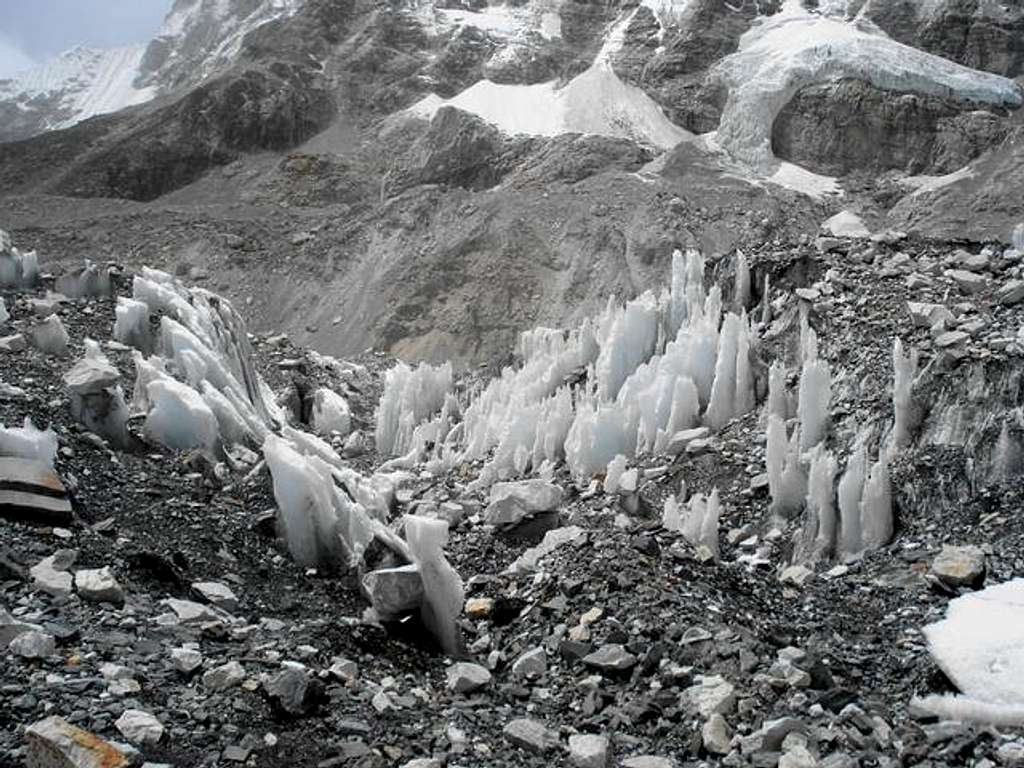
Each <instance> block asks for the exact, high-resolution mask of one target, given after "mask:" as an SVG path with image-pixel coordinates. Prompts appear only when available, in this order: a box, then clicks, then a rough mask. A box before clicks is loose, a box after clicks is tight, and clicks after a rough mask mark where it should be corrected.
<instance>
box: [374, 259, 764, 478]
mask: <svg viewBox="0 0 1024 768" xmlns="http://www.w3.org/2000/svg"><path fill="white" fill-rule="evenodd" d="M703 280H704V259H703V257H702V256H701V254H700V253H699V252H697V251H693V250H691V251H688V252H687V253H686V254H685V256H684V254H682V253H681V252H678V251H677V252H676V253H674V254H673V259H672V276H671V291H668V292H665V293H663V294H662V295H661V296H660V297H656V296H655V295H654V294H653V293H652V292H647V293H644V294H642V295H641V296H639V297H638V298H636V299H633V300H631V301H629V302H626V303H625V304H624V305H620V304H618V303H616V302H615V301H614V299H609V302H608V304H607V306H606V307H605V309H604V311H603V312H602V313H601V314H600V315H598V317H597V318H596V319H594V320H593V321H585V322H584V323H583V324H581V326H580V327H578V328H577V329H575V330H573V331H571V332H563V331H554V330H551V329H547V328H538V329H536V330H534V331H531V332H528V333H525V334H523V335H522V336H521V337H520V342H519V347H518V352H519V354H520V356H521V357H522V360H523V362H522V366H521V367H519V368H511V367H507V368H505V369H504V370H503V371H502V374H501V376H500V377H498V378H495V379H493V380H492V381H491V382H490V383H489V384H488V385H487V386H486V387H485V388H484V389H483V391H482V392H480V393H479V394H478V395H477V396H476V397H475V398H474V399H472V401H471V402H470V405H469V406H468V408H467V409H466V411H465V418H464V426H463V430H462V432H461V434H460V435H458V438H457V442H458V444H459V445H460V446H461V448H462V452H461V458H462V460H463V461H467V460H475V459H480V458H484V457H486V456H487V455H488V453H489V452H490V451H491V450H492V449H493V451H494V452H493V455H492V456H491V457H490V460H489V461H488V462H487V464H486V465H485V466H484V469H483V470H482V471H481V473H480V476H479V478H478V480H477V481H476V483H475V487H486V486H487V485H489V484H490V483H493V482H494V481H496V480H499V479H506V478H509V477H512V476H515V475H521V474H524V473H525V472H526V470H527V469H532V470H533V471H535V472H536V471H538V470H539V468H540V467H541V466H543V465H545V463H546V464H547V465H548V466H551V465H552V464H553V463H554V462H556V461H559V460H561V459H562V458H564V459H565V461H566V463H567V464H568V466H569V468H570V469H571V471H572V472H573V474H574V475H575V476H576V477H577V478H578V479H583V478H586V477H591V476H593V475H595V474H602V473H604V472H605V470H606V469H607V467H608V464H609V462H611V461H612V460H613V459H614V458H615V457H616V456H618V455H622V456H624V457H626V458H627V459H628V458H629V457H631V456H635V455H637V454H638V453H645V452H650V451H664V450H665V449H666V448H667V447H668V445H669V444H670V442H671V440H672V437H673V436H674V435H675V434H676V433H678V432H679V431H682V430H686V429H689V428H692V427H695V426H697V425H698V424H699V423H700V419H701V416H702V414H703V415H704V418H705V420H708V421H709V422H711V423H714V424H715V425H716V426H721V425H722V424H724V423H725V422H727V421H729V420H730V419H732V418H734V417H736V416H738V415H740V414H742V413H745V412H748V411H749V410H751V409H752V408H753V407H754V404H755V399H756V398H755V390H754V375H753V365H752V362H751V361H752V358H753V357H754V354H755V352H754V350H753V348H752V347H753V337H752V331H751V328H750V323H749V320H748V318H747V317H746V315H745V314H741V315H736V314H734V313H729V314H727V315H726V317H725V320H724V322H723V320H722V297H721V291H720V290H719V289H718V287H717V286H716V287H713V288H712V289H711V290H709V291H707V292H705V290H704V285H703ZM720 326H721V327H720ZM570 377H572V378H575V379H576V380H577V382H579V383H577V384H576V386H573V384H572V382H571V381H570ZM716 382H717V383H716ZM391 418H392V420H393V421H398V417H396V416H395V415H394V414H393V415H392V416H391ZM380 420H381V414H380V413H379V414H378V423H380ZM407 421H411V420H409V419H407Z"/></svg>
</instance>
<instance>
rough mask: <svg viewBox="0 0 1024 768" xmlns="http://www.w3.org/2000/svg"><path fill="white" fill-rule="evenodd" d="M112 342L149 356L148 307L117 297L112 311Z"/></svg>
mask: <svg viewBox="0 0 1024 768" xmlns="http://www.w3.org/2000/svg"><path fill="white" fill-rule="evenodd" d="M114 315H115V318H114V340H115V341H119V342H121V343H122V344H127V345H128V346H129V347H134V348H135V349H137V350H139V351H140V352H143V353H145V354H147V355H148V354H149V353H151V352H152V351H153V336H152V333H150V330H149V305H147V304H146V303H145V302H143V301H136V300H135V299H128V298H125V297H123V296H119V297H118V299H117V307H116V308H115V309H114Z"/></svg>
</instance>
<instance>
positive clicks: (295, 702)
mask: <svg viewBox="0 0 1024 768" xmlns="http://www.w3.org/2000/svg"><path fill="white" fill-rule="evenodd" d="M263 692H264V694H265V695H266V697H267V699H269V701H270V703H271V704H272V705H273V706H274V707H276V708H277V709H278V710H279V711H281V712H283V713H285V714H287V715H290V716H292V717H301V716H303V715H307V714H309V713H311V712H312V711H313V710H314V709H316V707H317V705H318V704H319V703H320V699H321V698H322V694H323V686H322V684H321V683H320V681H319V680H316V679H314V678H312V677H310V675H309V671H308V670H307V669H306V667H304V666H303V665H302V664H298V663H296V662H285V663H284V664H283V665H282V668H281V671H280V672H277V673H276V674H273V675H271V676H270V677H268V678H267V679H266V680H264V681H263Z"/></svg>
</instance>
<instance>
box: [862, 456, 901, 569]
mask: <svg viewBox="0 0 1024 768" xmlns="http://www.w3.org/2000/svg"><path fill="white" fill-rule="evenodd" d="M860 530H861V544H862V546H863V547H864V549H867V550H871V549H879V548H880V547H884V546H885V545H886V544H888V543H889V542H890V541H891V540H892V534H893V514H892V490H891V487H890V481H889V457H888V456H887V455H886V451H885V449H884V448H883V449H881V450H880V451H879V455H878V460H877V461H876V462H875V463H874V464H872V465H871V470H870V471H869V472H868V477H867V480H866V481H865V482H864V491H863V493H862V494H861V498H860Z"/></svg>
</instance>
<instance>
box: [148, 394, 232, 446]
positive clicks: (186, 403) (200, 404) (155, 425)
mask: <svg viewBox="0 0 1024 768" xmlns="http://www.w3.org/2000/svg"><path fill="white" fill-rule="evenodd" d="M146 398H147V400H148V402H149V403H150V404H151V407H150V409H149V412H148V413H147V415H146V421H145V425H144V432H145V435H146V437H147V438H148V439H150V440H152V441H154V442H156V443H159V444H160V445H163V446H165V447H167V448H170V449H171V450H174V451H187V450H192V449H199V450H201V451H203V453H204V454H205V455H207V456H209V457H214V456H216V455H217V453H218V450H219V446H220V429H219V425H218V424H217V417H216V416H214V414H213V411H211V410H210V407H209V406H208V405H207V404H206V401H205V400H203V397H202V395H200V394H199V393H198V392H197V391H196V390H194V389H193V388H192V387H190V386H188V385H187V384H182V383H181V382H180V381H176V380H175V379H172V378H170V377H166V378H159V379H157V380H156V381H153V382H151V383H150V384H149V385H148V386H147V387H146Z"/></svg>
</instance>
